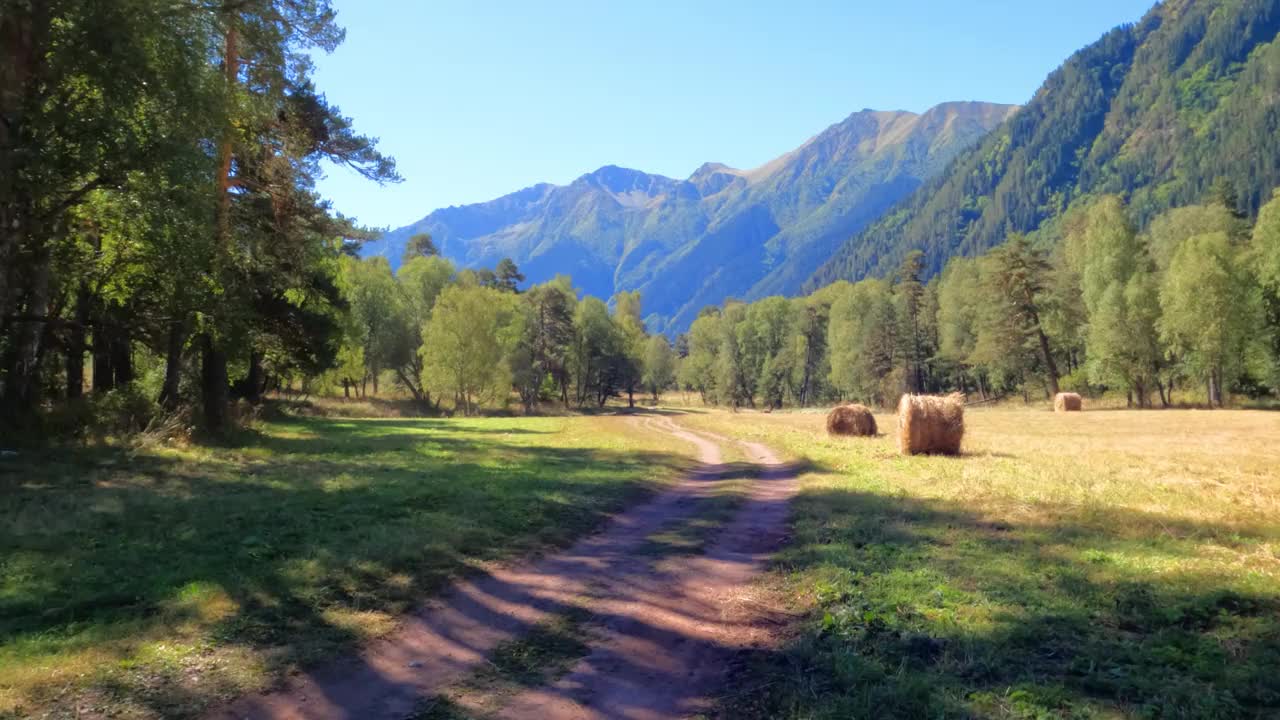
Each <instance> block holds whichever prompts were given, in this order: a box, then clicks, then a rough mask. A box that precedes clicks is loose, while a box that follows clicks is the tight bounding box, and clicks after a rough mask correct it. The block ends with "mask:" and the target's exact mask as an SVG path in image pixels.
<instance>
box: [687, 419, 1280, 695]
mask: <svg viewBox="0 0 1280 720" xmlns="http://www.w3.org/2000/svg"><path fill="white" fill-rule="evenodd" d="M822 420H823V418H822V416H821V415H815V414H774V415H772V416H753V417H752V418H751V422H746V421H745V420H743V419H742V417H741V416H739V417H737V418H729V417H727V416H716V415H707V416H701V417H696V418H690V419H689V420H688V421H687V422H688V423H689V424H691V425H695V426H696V425H698V424H702V425H704V426H705V427H707V428H710V429H713V430H715V431H717V432H722V433H733V432H736V433H738V434H739V435H745V436H749V437H751V438H753V439H760V440H764V441H765V442H768V443H770V444H772V445H773V446H774V447H777V448H780V449H785V450H787V451H788V452H789V453H790V454H791V455H792V456H794V457H804V458H807V459H809V460H810V461H811V462H812V465H813V467H812V470H811V471H810V472H808V473H807V474H805V475H804V476H803V477H802V487H803V489H802V492H801V494H800V496H799V497H798V498H797V500H796V501H795V504H794V506H793V534H794V537H793V542H792V543H791V544H790V546H789V547H788V548H787V549H786V550H785V551H784V552H783V553H782V554H781V556H780V557H779V559H778V562H777V567H776V572H775V573H774V574H773V575H772V577H771V581H770V583H771V584H772V585H774V586H775V589H777V590H778V591H780V592H781V593H783V596H784V597H786V598H789V600H790V602H791V603H792V604H793V605H794V606H795V607H797V608H798V609H800V610H802V611H804V612H803V617H805V618H806V619H805V620H804V621H803V622H801V623H800V624H799V626H798V627H795V628H793V629H792V633H793V634H792V635H791V638H790V640H788V641H787V642H786V643H785V645H784V646H783V647H781V648H780V649H778V650H776V651H769V652H761V653H759V654H757V655H756V657H755V658H754V661H753V666H752V671H751V672H750V673H749V674H746V675H743V676H740V677H737V678H736V682H735V684H736V685H737V686H738V687H737V688H731V689H730V690H729V691H728V692H727V694H726V698H727V699H726V701H725V703H724V707H722V709H721V710H722V715H723V716H724V717H732V718H750V717H760V718H1255V717H1259V718H1260V717H1280V671H1277V668H1280V472H1277V471H1276V467H1277V459H1278V458H1277V455H1276V448H1278V447H1280V422H1278V421H1277V418H1276V416H1275V415H1274V414H1272V413H1259V412H1253V413H1250V412H1195V411H1169V412H1146V413H1143V412H1124V411H1119V412H1093V413H1084V414H1081V415H1069V416H1061V415H1054V414H1052V413H1047V412H1033V411H1025V410H996V411H986V412H984V411H975V412H971V413H969V417H968V418H967V421H968V425H969V434H968V436H967V439H966V454H965V455H964V456H963V457H960V458H903V457H899V456H898V455H896V453H895V452H894V449H893V441H894V438H893V436H892V434H889V435H883V436H881V437H880V438H877V439H874V440H869V441H858V440H848V441H834V440H829V439H827V438H826V437H825V436H824V434H823V432H822ZM879 420H880V425H881V428H884V429H887V430H888V431H889V433H892V431H893V430H892V429H893V427H894V424H893V420H892V418H891V417H883V418H879Z"/></svg>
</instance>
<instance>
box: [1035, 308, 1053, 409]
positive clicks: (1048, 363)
mask: <svg viewBox="0 0 1280 720" xmlns="http://www.w3.org/2000/svg"><path fill="white" fill-rule="evenodd" d="M1035 320H1036V337H1037V339H1038V340H1039V341H1040V355H1041V356H1042V358H1043V360H1044V366H1045V368H1046V369H1047V370H1048V371H1049V391H1050V393H1052V394H1053V395H1057V394H1058V392H1059V388H1058V364H1057V363H1056V362H1054V360H1053V353H1052V352H1051V351H1050V350H1049V336H1048V335H1045V334H1044V330H1042V329H1041V328H1040V318H1038V317H1037V318H1036V319H1035Z"/></svg>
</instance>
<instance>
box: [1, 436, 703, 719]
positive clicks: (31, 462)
mask: <svg viewBox="0 0 1280 720" xmlns="http://www.w3.org/2000/svg"><path fill="white" fill-rule="evenodd" d="M388 414H390V413H388ZM691 455H692V448H691V447H688V448H686V447H685V446H684V445H683V444H682V443H679V442H672V441H671V439H670V438H669V437H668V436H666V435H660V434H656V433H653V432H649V431H646V430H644V429H643V428H642V427H640V426H639V425H637V424H633V423H630V422H629V421H628V420H627V419H626V418H623V417H604V416H601V417H567V418H485V419H469V420H464V419H452V420H423V419H412V420H411V419H397V418H383V419H373V420H360V419H348V418H330V419H326V418H299V419H288V420H282V421H275V422H267V423H263V424H261V425H259V426H258V428H257V430H256V431H255V432H254V433H252V434H251V435H249V436H247V437H245V438H243V441H242V442H241V443H238V444H236V445H235V446H228V447H213V448H210V447H189V448H159V449H149V450H126V449H121V448H111V447H97V448H76V449H65V448H64V449H51V450H45V451H31V452H23V453H22V454H20V455H18V456H16V457H4V458H0V497H3V498H4V501H3V505H0V547H3V548H4V552H3V555H2V556H0V717H12V718H17V717H22V718H27V717H80V716H84V715H87V716H109V717H123V718H150V717H184V716H190V715H193V714H195V713H197V712H198V710H199V709H200V708H201V707H206V706H208V705H209V704H211V703H216V702H218V701H220V700H224V699H226V698H229V697H232V696H235V695H238V694H241V693H243V692H246V691H251V690H255V689H259V688H263V687H265V686H267V685H269V684H271V683H272V682H274V681H275V680H276V679H278V678H279V677H281V675H282V674H283V673H284V672H286V671H288V670H289V669H290V668H293V667H296V666H299V665H305V664H308V663H312V662H315V661H318V660H320V659H323V658H326V657H331V656H333V655H335V654H337V653H340V652H343V651H345V650H349V649H351V648H352V647H354V646H355V645H357V644H358V643H359V642H361V641H364V640H367V639H369V638H371V637H375V636H377V635H379V634H382V633H385V632H388V631H389V630H390V629H392V628H393V627H394V624H395V620H396V616H397V615H398V614H399V613H402V612H404V611H406V610H407V609H409V608H410V607H412V606H413V605H414V604H415V603H416V602H418V601H420V600H421V599H422V598H423V597H424V596H426V595H428V594H430V593H432V592H433V591H435V590H438V589H439V588H440V587H441V586H442V585H443V584H444V583H445V582H447V581H448V579H449V578H451V577H453V576H456V575H457V574H459V573H463V572H465V571H466V570H467V569H468V568H469V567H472V566H476V565H483V564H484V563H487V562H493V561H499V560H503V559H508V558H513V557H517V556H520V555H524V554H528V553H533V552H537V551H539V550H542V549H545V548H549V547H554V546H560V545H564V544H566V543H567V542H568V541H570V540H571V539H573V538H575V537H577V536H580V535H582V534H584V533H586V532H588V531H590V530H591V529H593V528H594V527H596V526H598V525H599V524H600V523H601V522H602V520H603V519H604V518H605V517H606V516H607V514H609V513H611V512H612V511H615V510H617V509H620V508H622V507H624V506H626V505H628V504H630V503H632V502H635V501H637V500H638V499H639V498H640V497H641V496H643V495H644V494H646V493H648V492H650V491H651V490H653V489H654V488H656V487H658V486H660V485H662V484H664V483H666V482H668V481H669V480H671V479H673V478H674V477H676V476H677V475H678V474H679V472H680V471H681V470H682V469H683V468H685V467H686V466H687V465H688V463H689V462H691V459H690V458H691Z"/></svg>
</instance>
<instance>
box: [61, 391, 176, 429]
mask: <svg viewBox="0 0 1280 720" xmlns="http://www.w3.org/2000/svg"><path fill="white" fill-rule="evenodd" d="M188 415H189V413H187V412H186V411H179V412H176V413H166V412H165V411H164V409H163V408H161V407H160V406H159V405H158V404H156V402H155V401H153V400H152V399H151V397H150V396H149V395H148V394H147V393H146V392H145V391H144V390H142V389H140V388H139V387H137V386H136V385H130V386H127V387H123V388H117V389H114V390H108V391H106V392H101V393H91V394H89V395H87V396H85V397H82V398H77V399H75V400H70V401H67V402H63V403H60V404H58V405H56V406H54V407H53V408H51V409H50V410H49V411H48V412H46V413H44V415H43V416H42V418H41V422H40V424H39V425H40V430H41V431H42V432H43V436H44V438H45V439H75V440H92V441H103V440H106V439H108V438H139V437H141V436H144V435H145V436H147V437H151V436H156V438H157V439H163V440H169V439H176V438H178V437H186V436H187V435H189V434H190V429H189V427H188V426H189V424H190V423H189V422H188ZM161 436H163V437H161Z"/></svg>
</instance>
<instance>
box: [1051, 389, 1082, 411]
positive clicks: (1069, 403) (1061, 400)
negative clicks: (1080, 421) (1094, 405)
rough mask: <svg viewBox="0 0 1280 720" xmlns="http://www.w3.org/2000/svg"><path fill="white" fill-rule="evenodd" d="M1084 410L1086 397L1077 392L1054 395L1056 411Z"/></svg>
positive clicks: (1054, 409) (1054, 408)
mask: <svg viewBox="0 0 1280 720" xmlns="http://www.w3.org/2000/svg"><path fill="white" fill-rule="evenodd" d="M1081 410H1084V398H1082V397H1080V396H1079V395H1077V394H1075V393H1058V394H1057V395H1054V396H1053V411H1054V412H1080V411H1081Z"/></svg>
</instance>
